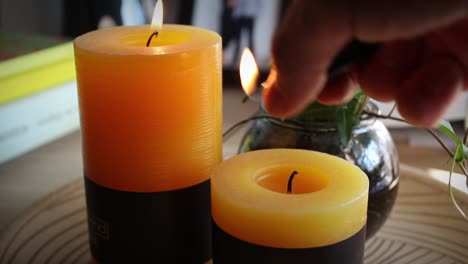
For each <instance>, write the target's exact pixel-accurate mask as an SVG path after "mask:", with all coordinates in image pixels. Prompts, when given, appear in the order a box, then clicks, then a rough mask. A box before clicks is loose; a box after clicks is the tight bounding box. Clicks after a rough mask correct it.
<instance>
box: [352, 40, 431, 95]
mask: <svg viewBox="0 0 468 264" xmlns="http://www.w3.org/2000/svg"><path fill="white" fill-rule="evenodd" d="M423 44H424V43H423V41H422V40H421V39H415V40H402V41H391V42H389V43H386V44H385V45H383V46H382V47H381V48H380V49H379V51H378V52H377V54H376V55H375V56H374V57H373V58H372V59H371V60H370V61H369V62H368V63H366V64H365V65H362V66H360V67H358V70H357V71H358V74H357V76H358V80H359V84H360V86H361V88H362V90H363V91H364V92H365V93H366V94H367V95H369V96H370V97H372V98H374V99H376V100H379V101H383V102H387V101H392V100H394V99H395V97H396V95H397V93H398V90H399V89H401V88H402V86H403V82H404V81H405V80H406V79H407V78H408V76H409V75H410V74H411V73H412V72H413V71H414V69H416V68H417V67H418V64H420V60H421V57H422V50H423V49H422V47H423Z"/></svg>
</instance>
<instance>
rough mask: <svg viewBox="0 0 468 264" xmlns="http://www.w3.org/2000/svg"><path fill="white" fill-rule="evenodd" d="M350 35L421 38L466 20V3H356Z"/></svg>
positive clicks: (453, 0) (458, 0)
mask: <svg viewBox="0 0 468 264" xmlns="http://www.w3.org/2000/svg"><path fill="white" fill-rule="evenodd" d="M350 8H351V9H352V14H353V17H352V23H353V35H354V36H355V37H357V38H359V39H361V40H364V41H370V42H375V41H380V42H382V41H389V40H394V39H402V38H411V37H414V36H418V35H422V34H424V33H426V32H428V31H430V30H433V29H435V28H440V27H443V26H447V25H450V24H452V23H454V22H456V21H458V20H460V19H462V18H464V17H466V13H467V9H468V1H466V0H444V1H438V0H432V1H427V0H404V1H403V0H394V1H375V0H355V1H352V3H351V4H350Z"/></svg>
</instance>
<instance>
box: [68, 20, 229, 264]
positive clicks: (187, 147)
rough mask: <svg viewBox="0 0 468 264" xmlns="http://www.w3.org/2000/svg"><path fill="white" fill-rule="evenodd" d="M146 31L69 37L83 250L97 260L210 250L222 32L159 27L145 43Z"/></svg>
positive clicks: (204, 254) (197, 256)
mask: <svg viewBox="0 0 468 264" xmlns="http://www.w3.org/2000/svg"><path fill="white" fill-rule="evenodd" d="M155 30H156V29H155V28H152V27H151V26H150V25H144V26H134V27H116V28H110V29H103V30H98V31H93V32H90V33H87V34H85V35H83V36H80V37H78V38H77V39H76V40H75V41H74V45H75V57H76V60H75V61H76V70H77V81H78V95H79V103H80V114H81V128H82V136H83V161H84V172H85V184H86V193H87V194H86V195H87V205H88V217H89V219H90V220H89V223H90V238H91V239H90V240H91V249H92V251H93V255H94V256H95V257H96V258H98V260H102V261H103V262H115V261H118V262H121V261H127V262H129V263H130V262H138V260H141V261H150V262H155V263H156V262H160V263H172V262H173V261H176V260H180V261H184V260H187V259H189V260H191V261H195V262H198V263H201V262H202V261H206V260H208V259H210V257H211V256H210V252H211V249H210V245H209V240H208V238H207V237H208V236H209V227H210V226H209V225H210V221H209V220H210V215H209V177H210V171H211V169H212V167H213V166H214V165H216V164H218V163H219V162H220V161H221V159H222V151H221V147H222V112H221V111H222V87H221V38H220V36H219V35H218V34H216V33H214V32H212V31H208V30H204V29H201V28H196V27H191V26H182V25H163V26H162V30H161V28H159V29H157V30H161V31H159V34H158V36H157V37H153V38H152V41H151V42H150V45H149V47H147V46H146V42H147V40H148V38H149V37H150V35H151V34H152V33H153V32H154V31H155ZM176 257H177V258H176Z"/></svg>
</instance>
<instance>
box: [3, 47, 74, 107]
mask: <svg viewBox="0 0 468 264" xmlns="http://www.w3.org/2000/svg"><path fill="white" fill-rule="evenodd" d="M73 79H75V63H74V56H73V43H72V42H67V43H64V44H60V45H57V46H53V47H50V48H46V49H43V50H39V51H35V52H32V53H29V54H26V55H22V56H19V57H15V58H12V59H9V60H5V61H3V62H1V63H0V105H2V104H5V103H8V102H11V101H13V100H16V99H18V98H21V97H24V96H28V95H30V94H33V93H36V92H39V91H43V90H45V89H48V88H53V87H55V86H56V85H58V84H61V83H64V82H67V81H70V80H73Z"/></svg>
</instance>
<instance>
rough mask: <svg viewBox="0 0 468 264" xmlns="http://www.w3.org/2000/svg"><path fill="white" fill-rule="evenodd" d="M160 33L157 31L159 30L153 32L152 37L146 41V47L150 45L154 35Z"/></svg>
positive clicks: (156, 35)
mask: <svg viewBox="0 0 468 264" xmlns="http://www.w3.org/2000/svg"><path fill="white" fill-rule="evenodd" d="M158 35H159V32H157V31H156V32H153V34H151V35H150V37H149V38H148V41H146V47H149V46H150V44H151V40H152V39H153V37H158Z"/></svg>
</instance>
